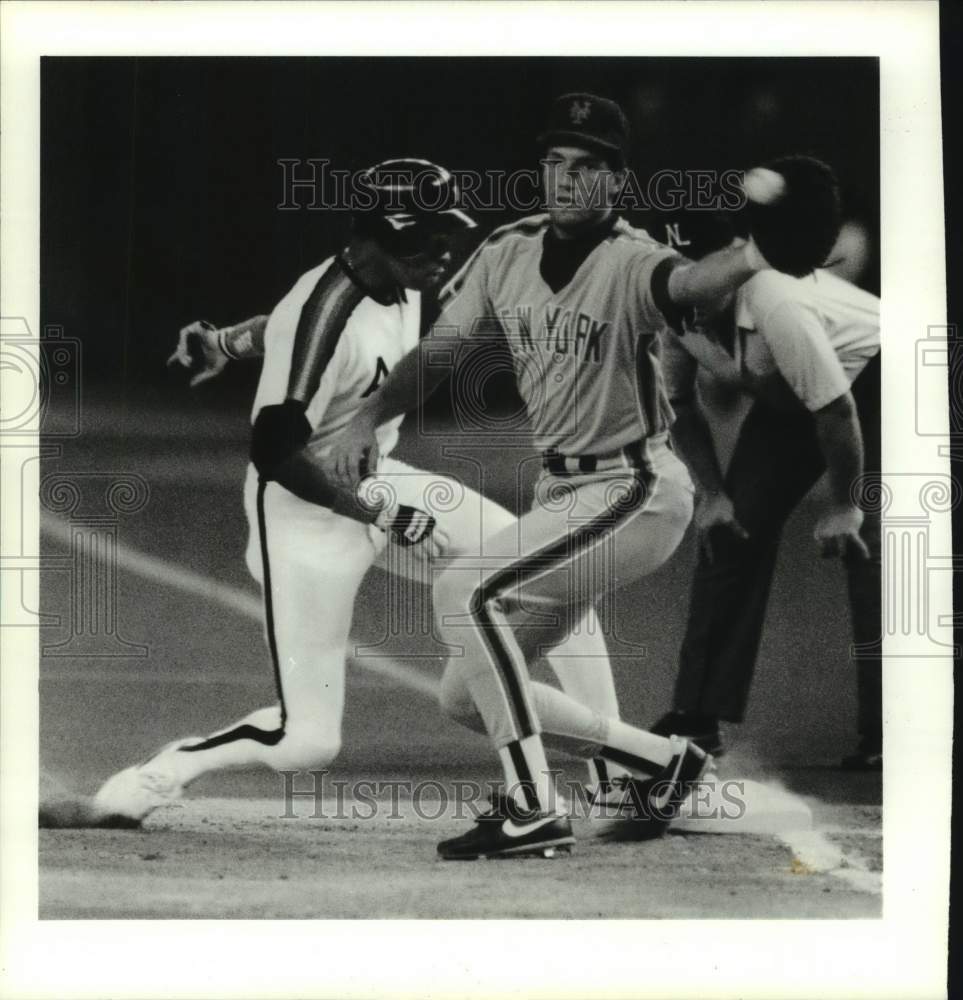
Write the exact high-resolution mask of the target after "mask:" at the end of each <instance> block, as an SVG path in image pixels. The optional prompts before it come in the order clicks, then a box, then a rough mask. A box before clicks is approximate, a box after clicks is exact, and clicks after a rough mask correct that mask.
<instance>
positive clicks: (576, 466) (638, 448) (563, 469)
mask: <svg viewBox="0 0 963 1000" xmlns="http://www.w3.org/2000/svg"><path fill="white" fill-rule="evenodd" d="M644 464H645V445H644V443H643V442H641V441H633V442H632V443H631V444H628V445H626V446H625V447H624V448H621V449H620V450H619V451H611V452H607V453H606V454H604V455H560V454H559V453H558V452H557V451H556V450H555V449H554V448H550V449H549V450H548V451H544V452H542V467H543V468H545V469H547V470H548V471H549V472H551V473H552V475H553V476H572V475H578V474H579V473H592V472H606V471H607V470H609V469H640V468H642V466H643V465H644Z"/></svg>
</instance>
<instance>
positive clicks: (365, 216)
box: [352, 159, 475, 257]
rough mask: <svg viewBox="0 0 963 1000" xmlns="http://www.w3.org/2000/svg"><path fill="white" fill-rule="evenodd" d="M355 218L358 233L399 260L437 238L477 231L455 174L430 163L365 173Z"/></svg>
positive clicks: (389, 165)
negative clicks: (462, 231)
mask: <svg viewBox="0 0 963 1000" xmlns="http://www.w3.org/2000/svg"><path fill="white" fill-rule="evenodd" d="M357 195H358V197H357V199H356V205H355V208H354V211H353V213H352V218H353V221H354V226H355V230H356V232H358V233H360V234H361V235H364V236H370V237H372V238H373V239H375V240H377V241H378V243H380V244H381V245H382V246H383V247H384V248H385V249H386V250H387V251H388V252H389V253H391V254H393V255H394V256H397V257H413V256H415V255H416V254H418V253H421V252H422V251H423V250H424V249H425V248H426V247H427V246H428V244H429V243H430V242H431V238H432V237H433V236H435V235H436V234H438V233H451V232H457V231H459V230H464V229H474V228H475V221H474V219H472V218H471V216H470V215H468V214H467V212H465V211H464V210H463V209H462V207H461V194H460V192H459V190H458V184H457V182H456V181H455V179H454V178H453V177H452V175H451V173H450V172H449V171H447V170H446V169H445V168H444V167H440V166H438V164H437V163H431V162H430V161H428V160H415V159H398V160H384V161H383V162H381V163H376V164H375V165H374V166H373V167H368V169H367V170H364V171H362V172H361V174H360V175H359V177H358V184H357Z"/></svg>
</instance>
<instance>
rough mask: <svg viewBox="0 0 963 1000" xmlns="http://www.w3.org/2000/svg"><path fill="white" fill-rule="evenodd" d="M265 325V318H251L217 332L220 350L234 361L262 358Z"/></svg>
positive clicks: (266, 321)
mask: <svg viewBox="0 0 963 1000" xmlns="http://www.w3.org/2000/svg"><path fill="white" fill-rule="evenodd" d="M267 324H268V317H267V316H252V317H251V318H250V319H246V320H243V321H242V322H240V323H236V324H235V325H234V326H228V327H225V328H223V329H221V330H219V331H218V336H219V344H220V348H221V350H222V351H223V352H224V354H226V355H227V356H228V357H229V358H232V359H233V360H235V361H240V360H242V359H244V358H261V357H263V356H264V331H265V330H266V329H267Z"/></svg>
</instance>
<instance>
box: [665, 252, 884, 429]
mask: <svg viewBox="0 0 963 1000" xmlns="http://www.w3.org/2000/svg"><path fill="white" fill-rule="evenodd" d="M728 322H731V323H732V325H733V329H731V330H728V331H721V333H722V334H723V335H720V332H716V331H713V330H712V328H711V327H709V326H706V325H703V324H701V323H700V321H699V317H698V315H696V317H695V321H694V322H692V323H685V324H684V326H683V329H684V333H683V334H682V335H681V336H680V335H679V334H678V332H676V331H670V330H666V331H665V333H664V364H665V370H666V378H667V382H668V385H669V393H670V398H671V399H673V400H676V401H681V400H683V399H688V398H690V397H691V395H692V391H693V386H694V383H695V369H696V364H698V365H701V366H702V367H703V368H704V369H705V370H706V371H708V372H709V373H710V374H711V375H713V376H714V377H715V378H716V379H718V380H720V381H722V382H724V383H726V384H729V385H731V386H733V387H738V388H742V389H745V390H747V391H748V392H750V393H753V394H759V395H761V396H764V397H765V398H767V399H769V400H770V401H773V402H777V403H778V402H781V401H782V400H780V399H779V398H778V397H779V396H780V395H781V396H782V397H783V399H786V398H789V395H790V394H791V397H794V399H795V400H798V401H799V402H801V403H802V404H803V405H804V406H805V407H806V409H808V410H810V411H815V410H819V409H822V408H823V407H824V406H827V405H828V404H829V403H831V402H833V400H835V399H838V398H839V397H840V396H842V395H843V394H844V393H846V392H847V391H848V390H849V388H850V385H851V384H852V383H853V382H854V381H855V379H856V377H857V376H858V375H859V373H860V372H861V371H862V370H863V368H864V367H865V366H866V364H867V363H868V362H869V361H870V360H871V359H872V358H873V357H874V356H875V355H876V354H877V353H878V352H879V299H878V298H877V297H876V296H875V295H872V294H870V293H869V292H866V291H863V290H862V289H860V288H857V287H856V286H855V285H853V284H850V282H848V281H844V280H843V279H842V278H839V277H837V276H836V275H834V274H831V273H830V272H828V271H816V272H815V273H813V274H812V275H809V276H807V277H805V278H793V277H791V276H790V275H787V274H781V273H780V272H778V271H760V272H759V273H758V274H756V275H755V276H754V277H752V278H751V279H750V280H749V281H747V282H746V283H745V284H744V285H742V287H741V288H740V289H739V291H738V292H737V293H736V297H735V307H734V310H733V313H732V317H731V320H728ZM727 335H731V336H727ZM727 341H728V342H727ZM773 375H776V376H779V379H777V380H775V381H776V382H777V383H779V382H781V383H782V388H783V389H784V390H786V391H785V392H783V393H779V391H778V388H777V387H776V386H774V380H773V379H772V376H773ZM774 397H777V398H774Z"/></svg>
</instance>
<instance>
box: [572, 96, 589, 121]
mask: <svg viewBox="0 0 963 1000" xmlns="http://www.w3.org/2000/svg"><path fill="white" fill-rule="evenodd" d="M591 113H592V104H591V102H590V101H572V106H571V107H570V108H569V109H568V114H569V117H570V118H571V119H572V121H573V122H574V123H575V124H576V125H581V124H582V122H584V121H585V119H586V118H588V116H589V115H590V114H591Z"/></svg>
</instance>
